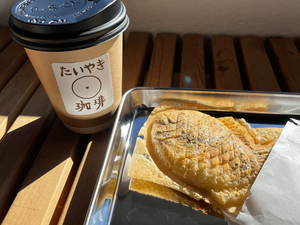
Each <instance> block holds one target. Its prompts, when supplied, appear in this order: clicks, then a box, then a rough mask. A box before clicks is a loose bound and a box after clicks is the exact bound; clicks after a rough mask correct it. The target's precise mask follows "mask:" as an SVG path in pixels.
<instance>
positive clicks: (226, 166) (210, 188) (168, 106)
mask: <svg viewBox="0 0 300 225" xmlns="http://www.w3.org/2000/svg"><path fill="white" fill-rule="evenodd" d="M198 109H199V108H197V106H193V105H189V104H184V103H178V102H163V103H161V104H160V105H159V106H158V107H156V108H155V109H154V110H153V111H152V113H151V115H150V116H149V118H148V119H147V121H146V122H145V124H144V126H143V127H142V129H141V130H140V133H139V135H140V136H143V137H144V140H139V141H138V142H137V143H139V146H136V149H135V151H134V154H133V156H132V164H131V167H130V169H129V176H131V177H132V178H133V181H134V180H135V179H139V180H144V181H147V182H153V183H156V184H159V185H162V186H165V187H167V188H171V189H174V190H176V191H179V192H181V193H183V194H185V195H188V196H189V198H193V199H195V200H198V201H199V200H201V201H205V202H206V203H207V204H208V205H209V207H210V210H213V211H214V212H217V213H219V214H221V213H220V212H221V210H225V211H226V212H229V213H232V214H234V215H237V214H238V212H239V211H240V209H241V207H242V205H243V202H244V201H245V199H246V198H247V196H248V193H249V190H250V188H251V186H252V184H253V182H254V180H255V178H256V176H257V174H258V173H259V171H260V169H261V167H262V165H263V163H264V161H265V160H266V158H267V156H268V154H269V152H270V151H271V149H272V147H273V145H274V144H275V142H276V140H277V139H278V138H279V135H280V133H281V131H282V129H281V128H256V129H254V128H252V127H251V126H250V125H249V124H248V123H247V122H246V121H245V120H244V119H234V118H232V117H221V118H214V117H212V116H210V115H208V114H205V113H202V112H199V111H198ZM141 141H142V142H143V143H142V144H141ZM141 146H142V147H141ZM137 148H138V149H137ZM141 148H144V150H140V149H141ZM143 168H144V169H143ZM132 186H133V185H132ZM131 189H132V190H136V191H138V190H137V189H136V188H134V187H132V188H131ZM140 192H142V191H140ZM150 194H151V193H150ZM152 195H153V194H152ZM159 197H161V198H163V196H159ZM169 200H172V199H169ZM174 201H176V200H174ZM177 202H180V201H178V200H177ZM194 208H197V207H194Z"/></svg>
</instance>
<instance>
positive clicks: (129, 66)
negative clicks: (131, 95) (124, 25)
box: [122, 32, 152, 93]
mask: <svg viewBox="0 0 300 225" xmlns="http://www.w3.org/2000/svg"><path fill="white" fill-rule="evenodd" d="M151 49H152V40H151V34H150V33H145V32H131V33H130V34H129V37H128V39H127V42H126V44H125V48H124V55H123V87H122V89H123V93H125V92H126V91H128V90H129V89H131V88H134V87H138V86H143V83H144V79H145V76H146V71H147V70H148V66H149V61H150V54H151Z"/></svg>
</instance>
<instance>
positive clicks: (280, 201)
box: [226, 119, 300, 225]
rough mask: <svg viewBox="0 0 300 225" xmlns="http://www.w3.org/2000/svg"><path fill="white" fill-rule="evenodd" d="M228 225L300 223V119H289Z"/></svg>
mask: <svg viewBox="0 0 300 225" xmlns="http://www.w3.org/2000/svg"><path fill="white" fill-rule="evenodd" d="M226 217H227V218H226V221H227V222H228V224H230V225H237V224H239V225H246V224H251V225H256V224H263V225H267V224H270V225H271V224H272V225H276V224H280V225H282V224H285V225H287V224H299V223H300V121H299V120H295V119H291V120H290V121H289V122H288V123H287V124H286V126H285V128H284V129H283V132H282V134H281V135H280V137H279V139H278V141H277V142H276V144H275V145H274V147H273V149H272V151H271V153H270V155H269V157H268V159H267V160H266V162H265V164H264V166H263V167H262V169H261V171H260V172H259V174H258V176H257V178H256V180H255V182H254V184H253V186H252V188H251V190H250V193H249V196H248V198H247V199H246V201H245V202H244V205H243V208H242V210H241V211H240V213H239V215H238V216H237V218H232V217H231V216H230V215H226Z"/></svg>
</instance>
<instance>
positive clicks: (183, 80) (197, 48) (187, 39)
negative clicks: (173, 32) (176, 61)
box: [180, 34, 206, 88]
mask: <svg viewBox="0 0 300 225" xmlns="http://www.w3.org/2000/svg"><path fill="white" fill-rule="evenodd" d="M180 87H182V88H206V79H205V64H204V41H203V36H202V35H199V34H185V35H183V43H182V57H181V70H180Z"/></svg>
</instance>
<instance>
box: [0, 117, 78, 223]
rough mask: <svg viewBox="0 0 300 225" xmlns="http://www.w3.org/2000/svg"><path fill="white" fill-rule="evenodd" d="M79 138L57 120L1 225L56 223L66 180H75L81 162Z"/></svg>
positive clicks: (67, 183) (67, 182)
mask: <svg viewBox="0 0 300 225" xmlns="http://www.w3.org/2000/svg"><path fill="white" fill-rule="evenodd" d="M81 138H82V136H81V135H79V134H76V133H73V132H71V131H69V130H68V129H66V128H65V126H64V125H63V123H62V122H61V121H60V120H59V119H57V120H56V122H55V123H54V126H53V127H52V129H51V131H50V134H49V135H48V137H47V139H46V141H45V143H44V145H43V147H42V148H41V150H40V151H39V154H38V155H37V158H36V160H35V161H34V163H33V165H32V166H31V168H30V171H29V172H28V174H27V176H26V178H25V180H24V182H23V184H22V186H21V188H20V191H19V193H18V194H17V196H16V198H15V199H14V202H13V204H12V205H11V207H10V209H9V211H8V213H7V214H6V217H5V218H4V221H3V223H2V225H12V224H32V225H35V224H36V225H44V224H53V223H54V221H57V220H58V218H59V215H57V214H56V213H55V212H56V211H57V206H58V204H59V201H61V196H63V195H65V193H64V191H67V192H68V191H69V189H70V187H71V184H70V182H69V181H70V179H69V177H70V176H72V177H73V178H72V179H71V180H73V179H74V176H75V173H76V171H77V169H78V165H79V162H80V160H81V158H82V149H80V147H79V146H81V144H80V143H81V141H82V140H81ZM66 185H67V186H68V187H66ZM64 201H65V199H64ZM64 201H63V202H64ZM53 217H55V218H53ZM51 221H52V222H51Z"/></svg>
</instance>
